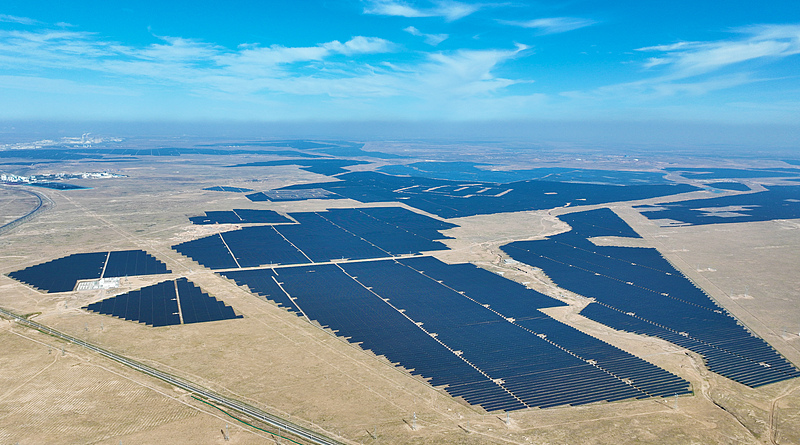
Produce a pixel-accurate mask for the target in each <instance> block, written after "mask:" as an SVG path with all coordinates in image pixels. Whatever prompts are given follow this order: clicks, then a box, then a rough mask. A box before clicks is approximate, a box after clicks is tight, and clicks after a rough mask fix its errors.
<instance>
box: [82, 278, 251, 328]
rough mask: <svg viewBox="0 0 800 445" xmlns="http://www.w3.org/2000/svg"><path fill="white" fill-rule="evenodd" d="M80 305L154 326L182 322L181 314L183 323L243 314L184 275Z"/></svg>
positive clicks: (237, 316)
mask: <svg viewBox="0 0 800 445" xmlns="http://www.w3.org/2000/svg"><path fill="white" fill-rule="evenodd" d="M176 289H177V292H178V293H177V294H176ZM178 301H180V310H179V308H178V306H179V304H178ZM83 309H86V310H89V311H92V312H96V313H99V314H105V315H111V316H114V317H118V318H122V319H124V320H130V321H137V322H139V323H144V324H147V325H150V326H153V327H159V326H171V325H178V324H181V315H182V316H183V323H185V324H188V323H201V322H206V321H216V320H227V319H233V318H242V316H241V315H236V313H235V312H234V311H233V309H232V308H231V307H230V306H227V305H225V303H223V302H221V301H219V300H217V299H216V298H214V297H212V296H210V295H208V294H207V293H205V292H203V291H202V290H201V289H200V288H199V287H197V286H196V285H194V283H192V282H191V281H189V280H187V279H186V278H179V279H178V280H168V281H162V282H160V283H158V284H154V285H152V286H147V287H143V288H141V289H137V290H133V291H130V292H127V293H124V294H121V295H117V296H114V297H111V298H107V299H105V300H102V301H98V302H96V303H92V304H90V305H88V306H84V307H83Z"/></svg>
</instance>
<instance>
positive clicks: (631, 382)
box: [220, 257, 690, 411]
mask: <svg viewBox="0 0 800 445" xmlns="http://www.w3.org/2000/svg"><path fill="white" fill-rule="evenodd" d="M220 274H221V275H223V276H225V277H227V278H230V279H233V280H234V281H236V282H237V284H239V285H246V286H247V287H248V288H249V289H250V290H251V291H252V292H254V293H258V294H260V295H262V296H264V297H266V298H268V299H270V300H273V301H275V302H277V303H279V304H281V305H282V306H284V307H287V308H288V309H289V310H291V311H294V312H296V313H298V314H300V313H302V314H304V315H305V316H307V317H309V318H310V319H312V320H317V321H318V322H319V323H320V324H322V325H323V326H326V327H329V328H330V329H332V330H334V331H335V332H337V334H338V335H339V336H342V337H344V338H347V339H348V340H349V341H350V342H353V343H358V344H360V346H361V347H362V348H364V349H368V350H371V351H373V352H375V353H376V354H378V355H383V356H385V357H386V358H388V359H389V360H390V361H391V362H393V363H397V364H399V365H400V366H403V367H404V368H406V369H409V370H410V371H411V372H412V373H413V374H416V375H420V376H422V377H425V378H427V379H429V381H430V383H431V384H433V385H437V386H439V385H441V386H445V389H446V390H447V391H448V392H450V394H452V395H453V396H457V397H463V398H464V399H465V400H466V401H467V402H469V403H471V404H477V405H481V406H482V407H484V408H485V409H487V410H490V411H492V410H501V409H502V410H514V409H522V408H525V407H531V406H539V407H547V406H557V405H567V404H570V405H578V404H583V403H591V402H595V401H601V400H622V399H630V398H641V397H650V396H662V397H663V396H672V395H674V394H685V393H688V392H690V389H689V383H688V382H686V381H685V380H683V379H681V378H679V377H677V376H675V375H672V374H670V373H668V372H666V371H664V370H662V369H660V368H657V367H655V366H653V365H651V364H649V363H647V362H645V361H644V360H641V359H639V358H637V357H635V356H632V355H630V354H628V353H626V352H624V351H622V350H620V349H617V348H615V347H613V346H611V345H608V344H606V343H604V342H602V341H600V340H598V339H595V338H593V337H590V336H588V335H586V334H583V333H581V332H580V331H577V330H575V329H573V328H570V327H568V326H566V325H563V324H561V323H558V322H556V321H555V320H552V319H551V318H549V317H547V316H545V315H544V314H543V313H541V312H539V311H538V310H537V309H538V308H543V307H554V306H560V305H563V303H561V302H559V301H557V300H554V299H552V298H550V297H547V296H545V295H542V294H539V293H538V292H535V291H532V290H529V289H526V288H525V287H524V286H521V285H519V284H517V283H514V282H512V281H509V280H506V279H504V278H501V277H500V276H498V275H495V274H492V273H491V272H488V271H486V270H483V269H480V268H477V267H475V266H472V265H468V264H461V265H446V264H444V263H442V262H440V261H438V260H436V259H433V258H430V257H419V258H406V259H402V260H397V261H386V260H384V261H365V262H354V263H339V264H338V265H314V266H303V267H286V268H276V269H274V270H273V269H257V270H238V271H227V272H221V273H220ZM517 319H519V320H520V321H517ZM570 348H573V349H570Z"/></svg>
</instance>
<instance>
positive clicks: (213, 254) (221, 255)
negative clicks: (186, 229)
mask: <svg viewBox="0 0 800 445" xmlns="http://www.w3.org/2000/svg"><path fill="white" fill-rule="evenodd" d="M172 248H173V249H175V250H176V251H177V252H178V253H180V254H181V255H184V256H187V257H189V258H191V259H193V260H195V261H197V262H198V263H200V264H202V265H203V266H205V267H208V268H209V269H233V268H236V267H238V266H237V264H236V261H235V260H234V259H233V257H232V256H231V253H230V252H229V251H228V247H227V246H226V245H225V242H224V241H222V237H221V236H220V235H211V236H207V237H205V238H200V239H196V240H192V241H187V242H185V243H181V244H176V245H174V246H172Z"/></svg>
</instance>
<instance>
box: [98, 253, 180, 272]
mask: <svg viewBox="0 0 800 445" xmlns="http://www.w3.org/2000/svg"><path fill="white" fill-rule="evenodd" d="M162 273H170V271H169V270H167V266H166V265H165V264H164V263H162V262H161V261H159V260H157V259H156V258H155V257H153V256H152V255H150V254H148V253H147V252H145V251H143V250H123V251H114V252H111V253H110V254H109V256H108V263H106V268H105V271H104V272H103V278H110V277H130V276H135V275H155V274H162Z"/></svg>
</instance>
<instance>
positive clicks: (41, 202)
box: [0, 188, 53, 235]
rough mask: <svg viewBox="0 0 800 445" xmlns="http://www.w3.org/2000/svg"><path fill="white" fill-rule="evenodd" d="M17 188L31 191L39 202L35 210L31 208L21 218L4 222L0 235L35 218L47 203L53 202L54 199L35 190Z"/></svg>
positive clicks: (0, 228)
mask: <svg viewBox="0 0 800 445" xmlns="http://www.w3.org/2000/svg"><path fill="white" fill-rule="evenodd" d="M16 190H19V191H22V192H25V193H29V194H31V195H33V196H35V197H36V199H37V200H38V201H39V202H38V203H37V204H36V207H35V208H34V209H33V210H31V211H30V212H28V213H26V214H25V215H23V216H20V217H19V218H17V219H15V220H14V221H11V222H10V223H8V224H4V225H2V226H0V235H2V234H3V233H5V232H8V231H9V230H11V229H13V228H14V227H17V226H18V225H20V224H22V223H24V222H25V221H27V220H28V219H30V218H33V216H34V215H35V214H36V213H37V212H39V211H41V210H44V209H45V206H46V204H52V203H53V201H51V200H50V199H49V198H47V197H46V196H43V195H40V194H39V193H36V192H34V191H33V190H26V189H23V188H17V189H16Z"/></svg>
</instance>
